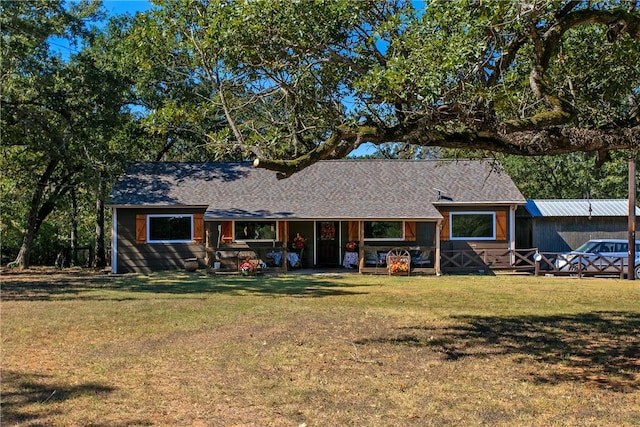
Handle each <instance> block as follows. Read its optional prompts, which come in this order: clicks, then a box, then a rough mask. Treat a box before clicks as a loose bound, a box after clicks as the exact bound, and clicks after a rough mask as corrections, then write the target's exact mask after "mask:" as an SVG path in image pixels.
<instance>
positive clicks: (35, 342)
mask: <svg viewBox="0 0 640 427" xmlns="http://www.w3.org/2000/svg"><path fill="white" fill-rule="evenodd" d="M2 282H3V283H2V290H1V297H2V301H1V308H2V424H3V425H20V426H36V425H52V426H56V425H64V426H67V425H104V426H116V425H117V426H127V425H130V426H133V425H136V426H140V425H207V426H208V425H225V426H228V425H238V426H239V425H242V426H247V425H259V426H263V425H271V426H298V425H300V424H302V423H306V425H307V426H324V425H358V426H361V425H366V426H378V425H380V426H387V425H416V426H430V425H433V426H436V425H437V426H440V425H494V426H512V425H580V426H587V425H593V426H602V425H622V426H624V425H627V426H632V425H638V424H640V399H639V397H638V396H640V361H639V359H638V358H639V355H640V304H639V301H640V282H631V281H622V280H616V279H582V280H577V279H567V278H546V277H523V276H497V277H485V276H445V277H400V278H394V277H387V276H359V275H344V276H302V275H288V276H283V277H259V278H242V277H211V276H207V275H206V274H204V273H199V272H196V273H171V274H169V273H166V274H154V275H149V276H120V277H112V276H105V275H92V274H84V273H82V272H80V271H77V272H75V273H74V274H56V275H42V274H39V275H38V274H35V275H34V274H5V275H3V277H2Z"/></svg>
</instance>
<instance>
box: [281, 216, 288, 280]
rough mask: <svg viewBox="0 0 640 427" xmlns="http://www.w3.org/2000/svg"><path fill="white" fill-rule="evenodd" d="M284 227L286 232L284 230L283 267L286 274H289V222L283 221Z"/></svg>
mask: <svg viewBox="0 0 640 427" xmlns="http://www.w3.org/2000/svg"><path fill="white" fill-rule="evenodd" d="M282 226H283V227H284V230H282V266H283V267H284V272H285V273H286V272H287V259H288V257H287V255H288V253H287V251H288V248H287V243H288V242H289V221H283V224H282Z"/></svg>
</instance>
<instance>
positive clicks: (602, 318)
mask: <svg viewBox="0 0 640 427" xmlns="http://www.w3.org/2000/svg"><path fill="white" fill-rule="evenodd" d="M453 319H454V320H455V321H456V323H455V324H454V325H453V326H451V327H445V328H436V327H433V328H431V327H424V326H418V327H409V328H402V332H403V333H400V334H398V336H396V337H379V338H369V339H364V340H361V341H359V342H358V343H359V344H370V343H391V344H395V345H407V346H423V347H428V348H431V349H433V350H435V351H436V352H439V353H441V354H442V356H443V359H444V360H447V361H455V360H459V359H461V358H464V357H480V358H487V357H491V356H496V355H521V356H522V359H520V362H521V363H523V364H525V363H527V361H528V360H531V359H533V361H534V362H536V363H542V364H545V365H550V366H551V369H536V366H535V365H533V364H531V365H530V369H529V371H530V379H531V380H532V381H534V382H536V383H552V384H557V383H560V382H581V383H588V384H592V385H595V386H596V387H598V388H602V389H608V390H612V391H617V392H625V393H626V392H637V391H638V390H640V313H636V312H593V313H581V314H574V315H569V314H567V315H551V316H515V317H500V316H456V317H453ZM459 322H460V323H459ZM407 331H411V332H409V333H404V332H407Z"/></svg>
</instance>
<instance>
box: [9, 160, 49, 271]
mask: <svg viewBox="0 0 640 427" xmlns="http://www.w3.org/2000/svg"><path fill="white" fill-rule="evenodd" d="M58 163H59V160H57V159H52V160H50V161H49V164H48V165H47V169H45V171H44V172H43V173H42V175H41V176H40V179H39V180H38V183H37V185H36V188H35V191H34V193H33V196H32V197H31V204H30V206H29V216H28V217H27V227H26V230H25V232H24V237H23V238H22V246H21V247H20V251H19V252H18V256H17V257H16V260H15V261H14V263H15V264H16V266H17V267H18V268H20V269H25V268H29V267H30V265H31V261H30V260H31V248H32V246H33V241H34V240H35V237H36V235H37V234H38V230H39V229H40V225H41V224H42V219H40V218H39V206H40V203H41V201H42V198H43V196H44V190H45V186H46V185H47V183H48V182H49V179H50V178H51V176H52V175H53V172H54V171H55V169H56V167H57V166H58Z"/></svg>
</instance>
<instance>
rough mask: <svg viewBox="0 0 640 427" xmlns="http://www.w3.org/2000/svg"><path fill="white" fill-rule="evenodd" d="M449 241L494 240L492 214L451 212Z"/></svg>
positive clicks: (494, 227) (494, 231)
mask: <svg viewBox="0 0 640 427" xmlns="http://www.w3.org/2000/svg"><path fill="white" fill-rule="evenodd" d="M450 223H451V240H495V238H496V225H495V224H496V214H495V213H494V212H452V213H451V221H450Z"/></svg>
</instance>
